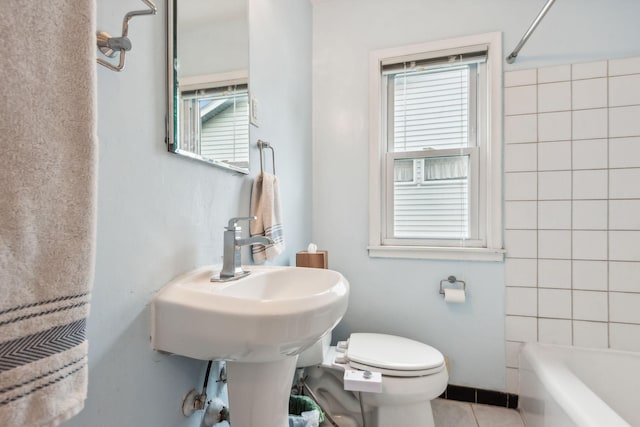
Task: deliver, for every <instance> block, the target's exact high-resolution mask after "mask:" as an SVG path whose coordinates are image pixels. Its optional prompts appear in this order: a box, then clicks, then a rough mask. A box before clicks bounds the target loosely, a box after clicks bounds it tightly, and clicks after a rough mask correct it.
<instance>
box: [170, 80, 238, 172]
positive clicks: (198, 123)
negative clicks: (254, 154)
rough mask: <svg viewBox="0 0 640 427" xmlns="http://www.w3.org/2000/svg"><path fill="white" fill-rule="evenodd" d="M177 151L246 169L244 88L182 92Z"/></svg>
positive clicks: (234, 86)
mask: <svg viewBox="0 0 640 427" xmlns="http://www.w3.org/2000/svg"><path fill="white" fill-rule="evenodd" d="M180 104H181V105H180V120H181V126H180V132H181V133H182V135H181V141H182V142H181V148H182V149H185V150H187V151H189V152H191V153H194V154H198V155H200V156H203V157H206V158H211V159H216V160H219V161H221V162H224V163H227V164H230V165H233V166H237V167H242V168H248V167H249V91H248V88H247V85H246V84H237V85H236V84H234V85H228V86H222V87H207V88H201V89H195V90H184V91H182V93H181V95H180Z"/></svg>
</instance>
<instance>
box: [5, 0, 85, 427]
mask: <svg viewBox="0 0 640 427" xmlns="http://www.w3.org/2000/svg"><path fill="white" fill-rule="evenodd" d="M0 9H2V12H0V14H1V15H2V18H0V40H2V43H0V58H2V59H1V60H0V141H2V157H3V159H2V166H0V183H2V185H0V287H1V289H2V298H0V425H1V426H3V427H18V426H20V427H23V426H30V427H31V426H56V425H59V424H61V423H62V422H64V421H65V420H67V419H69V418H70V417H72V416H73V415H75V414H76V413H78V412H79V411H80V410H81V409H82V407H83V405H84V400H85V398H86V393H87V342H86V337H85V324H86V318H87V315H88V312H89V295H90V290H91V282H92V280H93V269H94V267H93V266H94V252H95V251H94V247H95V217H96V215H95V199H96V156H97V138H96V128H95V123H96V120H95V110H96V99H95V84H96V78H95V70H96V65H95V18H94V15H95V0H51V1H48V2H42V1H39V0H2V6H1V7H0Z"/></svg>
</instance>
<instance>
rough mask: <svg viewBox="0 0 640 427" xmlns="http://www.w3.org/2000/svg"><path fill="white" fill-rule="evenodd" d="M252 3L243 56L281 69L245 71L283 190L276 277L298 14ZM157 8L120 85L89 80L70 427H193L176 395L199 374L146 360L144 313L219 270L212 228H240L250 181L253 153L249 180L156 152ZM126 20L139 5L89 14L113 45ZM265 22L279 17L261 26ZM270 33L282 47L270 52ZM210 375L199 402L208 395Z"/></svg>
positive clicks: (288, 177) (296, 89)
mask: <svg viewBox="0 0 640 427" xmlns="http://www.w3.org/2000/svg"><path fill="white" fill-rule="evenodd" d="M252 1H253V0H252ZM255 3H256V12H257V11H261V15H259V16H258V15H256V14H255V13H252V17H254V18H256V19H260V23H259V24H256V28H259V30H260V32H259V34H258V37H254V38H252V41H251V43H252V44H251V48H252V49H253V50H256V51H259V52H272V54H273V55H274V56H273V57H272V58H270V59H275V61H276V62H275V63H278V61H280V63H284V64H288V66H289V68H288V69H285V70H284V71H283V72H282V71H281V72H279V73H278V75H277V76H275V77H274V76H273V72H274V69H273V68H272V67H273V63H274V62H273V61H271V60H269V61H267V62H264V61H265V58H264V56H262V55H258V56H257V58H256V59H254V60H252V64H251V67H252V68H255V72H254V71H252V73H251V84H252V86H253V87H255V90H256V92H257V93H259V94H260V98H261V108H262V112H263V116H262V117H263V118H264V120H263V122H262V126H261V127H260V129H259V136H260V137H263V138H265V139H269V140H271V141H272V142H273V143H274V145H275V147H276V156H277V159H276V160H277V162H278V164H277V166H278V173H279V175H280V176H281V179H282V181H283V182H282V188H281V192H282V199H283V204H282V209H283V216H284V221H285V232H286V233H287V245H288V249H287V251H286V253H285V254H283V255H281V256H280V257H279V258H278V259H277V263H278V264H289V263H290V262H291V261H292V259H293V257H294V254H295V252H296V251H297V250H299V249H301V248H303V247H304V246H306V242H307V241H308V239H309V235H310V221H309V212H310V205H311V197H310V189H311V185H310V175H309V173H308V172H306V171H308V170H309V169H310V137H311V133H310V123H311V114H310V105H309V104H308V99H309V93H310V85H311V71H310V63H311V58H310V47H311V32H310V31H311V30H310V21H311V6H310V5H309V4H307V3H305V2H299V1H297V0H255ZM164 6H165V3H164V2H159V3H158V7H159V13H158V16H155V17H149V16H145V17H139V18H135V19H133V20H132V22H131V25H130V31H129V36H130V38H131V40H132V43H133V50H132V51H131V52H130V53H129V54H128V55H127V65H126V68H125V70H124V71H122V72H121V73H115V72H112V71H109V70H107V69H105V68H103V67H99V68H98V112H99V125H98V134H99V138H100V156H99V158H100V160H99V176H98V187H99V188H98V225H97V227H98V229H97V231H98V237H97V263H96V277H95V283H94V287H93V293H92V306H91V315H90V317H89V326H88V336H89V343H90V351H89V397H88V400H87V402H86V406H85V409H84V410H83V412H81V413H80V414H79V415H78V416H77V417H76V418H74V419H72V420H70V421H69V422H68V423H67V424H66V425H69V426H83V427H84V426H94V427H100V426H105V427H106V426H109V427H111V426H180V425H184V426H197V425H199V422H200V419H199V418H198V417H197V416H194V417H191V418H189V419H186V418H183V417H182V415H181V414H180V405H181V402H182V398H183V396H184V394H186V392H187V391H189V390H190V389H191V388H194V387H198V388H200V387H201V386H202V381H203V377H204V369H205V366H206V362H204V361H196V360H190V359H187V358H183V357H179V356H166V355H161V354H158V353H155V352H153V351H152V350H151V347H150V344H149V332H150V331H149V323H150V322H149V320H150V319H149V316H150V314H149V304H150V301H151V299H152V297H153V295H154V293H155V292H156V291H157V290H158V289H160V288H161V287H162V286H163V285H164V284H166V283H167V282H169V281H170V280H171V279H172V278H173V277H175V276H177V275H179V274H181V273H184V272H186V271H189V270H191V269H193V268H194V267H196V266H200V265H204V264H212V263H219V262H220V261H221V256H222V233H223V231H224V230H223V227H224V226H225V225H226V223H227V221H228V219H229V218H230V217H232V216H238V215H240V216H246V215H248V213H249V196H250V189H251V179H252V177H253V176H254V175H255V174H256V173H257V171H258V170H259V167H258V163H257V155H258V154H257V148H255V147H254V146H252V148H251V150H252V152H251V161H252V166H251V169H252V173H251V175H250V176H248V177H247V176H244V175H232V174H230V173H228V172H226V171H222V170H220V169H216V168H214V167H212V166H209V165H206V164H202V163H198V162H194V161H191V160H188V159H184V158H181V157H179V156H176V155H174V154H170V153H168V152H167V148H166V146H165V144H164V138H165V132H164V117H165V83H164V79H165V77H164V70H165V65H164V58H165V51H164V38H165V19H164V13H165V9H164ZM132 8H134V9H135V8H140V5H136V4H135V3H133V4H132V3H131V2H130V1H125V0H117V1H106V0H105V1H99V2H98V11H97V16H98V28H100V29H105V30H108V31H110V32H112V33H116V32H117V31H118V30H119V29H120V28H121V24H122V17H123V16H124V14H125V13H126V12H128V11H129V10H130V9H132ZM270 8H273V10H277V11H278V13H277V14H276V13H264V12H267V10H266V9H270ZM283 31H288V32H289V33H290V34H288V35H292V36H294V37H287V38H282V37H281V36H282V35H283V34H282V32H283ZM272 46H278V48H277V49H272ZM289 54H291V55H289ZM294 60H295V63H293V62H294ZM298 60H299V62H298ZM275 90H277V91H278V96H277V97H274V96H273V93H274V91H275ZM298 97H300V98H299V99H298ZM294 98H295V99H296V102H295V103H293V105H291V104H292V101H291V100H292V99H294ZM303 100H306V103H305V102H303ZM294 108H295V109H294ZM274 116H276V117H277V120H272V119H273V117H274ZM252 132H253V131H252ZM253 133H254V135H253V136H252V138H251V140H252V141H253V142H255V139H256V137H257V135H255V134H257V132H253ZM246 255H247V253H246V251H245V260H246V259H247V258H246ZM202 327H224V325H202ZM214 371H215V370H214ZM215 375H216V372H214V373H213V375H212V381H211V382H210V384H211V386H210V388H209V395H210V396H213V395H215V394H216V385H215V381H214V379H215Z"/></svg>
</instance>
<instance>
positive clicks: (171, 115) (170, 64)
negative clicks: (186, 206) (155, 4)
mask: <svg viewBox="0 0 640 427" xmlns="http://www.w3.org/2000/svg"><path fill="white" fill-rule="evenodd" d="M177 2H178V0H167V22H166V28H167V37H166V43H167V49H166V61H165V62H166V77H167V78H166V94H167V102H166V104H167V112H166V120H165V132H166V137H165V143H166V144H167V149H168V150H169V152H170V153H173V154H179V155H180V156H183V157H188V158H191V159H194V160H198V161H201V162H204V163H208V164H210V165H213V166H216V167H219V168H222V169H225V170H227V171H231V172H238V173H241V174H244V175H248V174H249V173H250V170H251V163H250V162H249V167H247V168H246V169H244V168H241V167H238V166H234V165H230V164H228V163H225V162H222V161H220V160H215V159H211V158H209V157H204V156H201V155H199V154H195V153H192V152H190V151H186V150H181V149H180V148H179V146H178V143H177V137H178V126H177V120H176V119H177V114H178V110H177V108H176V100H177V99H178V96H179V93H178V85H177V84H176V82H177V81H178V67H177V65H178V64H177V58H176V57H175V46H176V43H177V31H176V30H177V24H178V23H177V19H176V16H177V14H176V8H177ZM247 2H248V0H247ZM248 84H249V82H248V79H247V85H248ZM250 94H251V89H250V88H249V95H250ZM249 115H250V116H251V112H249ZM249 141H251V125H249ZM249 145H251V144H249Z"/></svg>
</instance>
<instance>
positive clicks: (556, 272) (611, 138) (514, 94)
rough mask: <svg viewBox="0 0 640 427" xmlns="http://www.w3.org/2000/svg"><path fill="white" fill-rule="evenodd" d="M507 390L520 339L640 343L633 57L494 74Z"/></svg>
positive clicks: (512, 387) (638, 146)
mask: <svg viewBox="0 0 640 427" xmlns="http://www.w3.org/2000/svg"><path fill="white" fill-rule="evenodd" d="M504 83H505V90H504V97H505V121H504V125H505V143H506V145H505V165H504V167H505V245H506V249H507V259H506V263H505V269H506V271H505V279H506V285H507V288H506V314H507V317H506V333H505V336H506V340H507V343H506V349H507V389H508V391H509V392H514V393H517V391H518V390H517V386H518V385H517V367H518V353H519V350H520V348H521V346H522V343H523V342H527V341H539V342H544V343H558V344H570V345H576V346H586V347H603V348H606V347H609V348H614V349H623V350H635V351H640V58H626V59H616V60H609V61H601V62H592V63H582V64H573V65H563V66H556V67H547V68H538V69H531V70H523V71H513V72H507V73H505V78H504Z"/></svg>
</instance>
